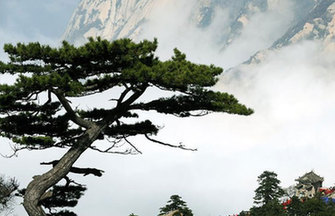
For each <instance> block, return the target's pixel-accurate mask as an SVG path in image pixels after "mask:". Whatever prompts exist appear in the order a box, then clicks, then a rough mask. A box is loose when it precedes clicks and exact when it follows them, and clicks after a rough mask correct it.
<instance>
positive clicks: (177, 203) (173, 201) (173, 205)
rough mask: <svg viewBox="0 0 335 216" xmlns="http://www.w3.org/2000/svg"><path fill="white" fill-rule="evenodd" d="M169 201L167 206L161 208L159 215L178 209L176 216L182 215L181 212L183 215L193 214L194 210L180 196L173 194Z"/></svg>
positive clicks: (191, 215) (189, 215)
mask: <svg viewBox="0 0 335 216" xmlns="http://www.w3.org/2000/svg"><path fill="white" fill-rule="evenodd" d="M167 203H168V204H166V206H164V207H162V208H160V214H159V215H164V214H167V213H169V212H172V211H176V210H178V212H177V213H176V214H175V215H174V216H181V214H182V215H183V216H193V213H192V210H191V209H189V208H188V207H187V204H186V202H185V201H183V200H182V199H181V197H180V196H178V195H172V196H171V197H170V200H169V201H168V202H167Z"/></svg>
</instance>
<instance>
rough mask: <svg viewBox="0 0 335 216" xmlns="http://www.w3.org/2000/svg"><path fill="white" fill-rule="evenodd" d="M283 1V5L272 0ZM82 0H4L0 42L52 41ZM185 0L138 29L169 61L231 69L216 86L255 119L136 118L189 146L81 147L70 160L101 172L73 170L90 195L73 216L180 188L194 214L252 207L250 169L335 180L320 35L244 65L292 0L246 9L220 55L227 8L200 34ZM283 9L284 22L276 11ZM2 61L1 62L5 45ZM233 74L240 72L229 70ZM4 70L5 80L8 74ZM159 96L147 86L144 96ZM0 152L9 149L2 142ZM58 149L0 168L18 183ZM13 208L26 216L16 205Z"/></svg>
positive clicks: (142, 206)
mask: <svg viewBox="0 0 335 216" xmlns="http://www.w3.org/2000/svg"><path fill="white" fill-rule="evenodd" d="M278 2H279V3H278ZM78 3H79V1H65V0H53V1H47V0H39V1H36V0H34V1H32V0H29V1H28V0H25V1H23V0H21V1H18V0H12V1H7V2H5V1H0V45H1V46H2V44H3V43H7V42H16V41H41V42H43V43H49V44H51V45H57V44H59V40H60V37H61V35H62V34H63V32H64V31H65V28H66V25H67V22H68V21H69V18H70V17H71V14H72V12H73V10H74V9H75V7H76V5H77V4H78ZM186 3H189V2H188V1H180V2H179V3H178V4H171V5H170V6H169V7H168V8H166V7H165V8H158V9H157V11H156V12H155V13H153V14H152V15H151V21H150V22H148V23H147V24H146V27H145V29H144V33H143V37H144V38H149V39H150V38H152V37H154V36H155V37H157V38H158V40H159V46H160V47H159V50H158V55H159V56H160V57H161V58H162V59H165V58H167V57H168V56H169V55H171V54H172V49H173V48H174V47H178V48H180V49H181V50H182V51H183V52H185V53H186V54H187V56H188V59H190V60H192V61H195V62H198V63H205V64H211V63H214V64H216V65H218V66H221V67H223V68H225V69H228V68H230V67H233V66H235V68H234V69H233V70H227V73H225V75H224V76H221V77H220V81H219V82H218V84H217V85H216V86H215V89H216V90H220V91H225V92H229V93H232V94H234V95H235V96H236V97H237V98H238V99H239V100H240V101H241V102H242V103H244V104H246V105H247V106H249V107H252V108H253V109H254V110H255V113H254V114H253V115H252V116H248V117H245V116H236V115H228V114H210V115H208V116H205V117H202V118H187V119H178V118H176V117H173V116H167V115H154V114H151V113H149V114H144V115H145V117H148V118H150V119H152V121H153V122H154V123H157V124H158V125H161V126H164V128H163V130H161V132H160V133H159V134H158V138H159V139H160V140H164V141H167V142H171V143H179V142H183V144H185V145H188V146H190V147H195V148H198V151H197V152H188V151H181V150H176V149H169V148H165V147H161V146H156V145H155V144H152V143H148V142H147V141H145V140H144V139H143V138H141V137H140V138H136V139H134V140H133V142H134V143H136V144H137V146H138V147H139V148H140V149H141V151H142V152H143V153H144V154H142V155H136V156H120V155H102V154H99V153H96V152H91V151H87V152H85V153H84V154H83V155H82V157H81V158H80V159H79V161H78V163H77V164H76V165H77V166H82V167H96V168H99V169H103V170H105V174H104V175H103V176H102V177H101V178H97V177H91V176H87V177H85V178H82V177H80V176H72V177H74V178H75V179H76V180H78V181H79V182H82V183H84V184H86V185H87V187H88V191H87V192H86V193H85V195H84V197H83V198H82V199H81V200H80V201H79V204H78V206H77V207H76V208H75V212H76V213H78V215H80V216H89V215H101V216H107V215H113V216H114V215H115V216H123V215H125V216H126V215H129V214H130V213H132V212H133V213H136V214H138V215H142V216H144V215H157V214H158V211H159V208H160V207H162V206H164V205H165V203H166V201H167V200H168V199H169V197H170V196H171V195H172V194H179V195H180V196H182V198H183V199H184V200H185V201H186V202H187V203H188V205H189V207H190V208H191V209H192V210H193V212H194V213H195V215H199V216H219V215H222V216H223V215H228V214H233V213H238V212H240V211H241V210H243V209H244V210H245V209H248V208H250V207H251V206H252V202H253V196H254V190H255V189H256V187H257V176H258V175H260V174H261V173H262V172H263V171H264V170H271V171H274V172H276V173H277V174H278V178H279V179H280V180H281V181H282V186H283V187H288V186H290V185H293V184H295V182H294V179H296V178H297V177H299V176H301V175H303V174H304V173H306V172H309V171H311V170H314V171H315V172H316V173H317V174H319V175H321V176H323V177H324V178H325V182H324V185H325V186H333V185H334V183H335V172H334V168H333V166H331V164H334V160H335V159H334V157H333V152H334V150H335V146H334V143H333V140H334V138H335V137H334V136H335V135H334V133H333V129H334V128H335V127H334V126H335V125H334V122H335V121H334V120H335V113H334V108H335V95H334V94H333V92H334V90H335V75H334V73H333V71H334V69H335V65H334V64H335V63H334V62H335V55H334V53H333V51H326V50H325V49H323V43H322V42H320V41H303V42H301V43H297V44H294V45H292V46H288V47H285V48H282V49H280V50H273V51H269V52H268V54H267V55H266V57H265V59H264V60H263V61H262V62H261V63H260V64H256V65H255V64H254V65H240V63H241V62H244V61H245V60H247V59H248V58H249V56H251V55H253V54H254V53H255V52H256V51H258V50H262V49H266V48H267V47H269V46H270V45H271V43H272V41H273V40H275V39H276V37H277V36H278V35H280V34H282V33H283V28H282V27H283V26H286V25H288V23H289V22H290V21H291V20H290V17H292V11H291V10H290V8H291V7H290V3H291V1H289V0H285V1H277V3H278V5H275V8H276V9H275V10H274V9H273V10H269V11H267V12H265V13H260V14H258V15H257V16H255V17H253V18H252V19H251V21H250V25H249V27H248V28H246V29H244V31H243V32H242V34H241V36H240V37H239V38H238V39H237V40H236V42H234V43H233V44H232V45H231V46H229V47H228V48H227V49H226V50H225V51H223V52H222V51H220V50H218V47H217V46H216V45H215V43H213V38H215V37H216V35H217V29H218V27H220V26H224V22H225V12H226V11H218V12H217V14H218V15H217V16H216V18H215V20H214V22H213V24H212V25H211V26H210V27H209V28H208V29H207V30H206V31H202V30H199V29H197V28H194V27H192V26H189V25H188V24H187V17H188V16H187V14H188V12H189V10H187V8H190V6H187V5H186ZM283 17H285V18H283ZM0 59H1V60H4V59H6V56H5V54H4V53H3V52H1V53H0ZM234 73H235V74H237V73H238V76H234ZM11 81H12V79H10V77H5V76H2V77H0V82H1V83H7V82H11ZM153 94H156V92H149V93H148V95H147V96H148V97H150V96H151V95H153ZM73 104H76V105H78V106H85V107H90V106H94V105H96V104H99V106H108V101H107V100H106V96H105V95H101V97H95V96H94V97H89V98H85V100H84V101H75V100H74V101H73ZM1 144H2V145H1V146H0V152H1V153H3V154H9V153H10V147H9V146H10V145H9V144H10V143H9V141H6V140H2V141H1ZM64 152H65V150H62V151H61V150H57V151H55V150H47V151H43V152H42V151H40V152H34V151H30V152H27V151H26V152H21V153H19V155H18V157H14V158H11V159H5V158H0V164H1V165H0V173H3V174H6V175H8V176H12V177H16V178H17V179H18V180H19V182H20V185H21V186H22V187H24V186H25V185H26V184H27V183H28V182H29V181H30V180H31V178H32V176H33V175H36V174H40V173H43V172H45V171H47V169H48V167H41V166H40V165H39V163H40V162H42V161H51V160H54V159H55V158H58V157H60V156H61V155H62V154H63V153H64ZM15 214H16V215H19V216H21V215H25V213H24V210H23V208H22V206H20V205H19V206H18V207H17V208H16V209H15Z"/></svg>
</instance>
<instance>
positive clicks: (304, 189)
mask: <svg viewBox="0 0 335 216" xmlns="http://www.w3.org/2000/svg"><path fill="white" fill-rule="evenodd" d="M323 180H324V179H323V177H320V176H318V175H317V174H315V173H314V172H313V171H311V172H309V173H306V174H305V175H303V176H301V177H299V178H298V179H296V180H295V181H297V182H298V184H297V186H296V194H295V195H296V196H297V197H299V198H312V197H314V196H315V194H316V192H318V191H319V190H320V188H321V187H322V183H323Z"/></svg>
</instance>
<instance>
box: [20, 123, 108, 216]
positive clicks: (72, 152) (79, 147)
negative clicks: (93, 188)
mask: <svg viewBox="0 0 335 216" xmlns="http://www.w3.org/2000/svg"><path fill="white" fill-rule="evenodd" d="M102 130H103V127H102V126H96V125H94V126H92V127H91V128H89V129H87V131H86V132H85V134H84V135H83V136H82V137H81V138H80V139H79V140H78V142H77V143H75V144H74V145H73V146H72V147H71V148H70V149H69V151H68V152H67V153H66V154H65V155H64V156H63V157H62V158H61V159H60V160H59V163H58V164H57V165H56V166H54V167H53V168H52V169H51V170H49V171H48V172H46V173H44V174H43V175H40V176H34V177H33V181H31V182H30V183H29V185H28V187H27V190H26V192H25V195H24V201H23V206H24V208H25V209H26V211H27V213H28V215H29V216H46V213H45V212H44V210H43V208H42V207H41V206H40V204H39V202H40V199H41V197H42V195H43V194H44V193H45V192H46V191H47V190H48V189H49V188H50V187H52V186H53V185H55V184H57V182H59V181H60V180H61V179H62V178H64V177H65V176H66V175H67V174H68V173H69V171H70V169H71V167H72V165H73V164H74V163H75V162H76V160H77V159H78V158H79V157H80V155H81V154H82V153H83V152H84V151H85V150H86V149H87V148H88V147H89V146H90V145H91V144H92V143H93V142H94V141H95V140H96V139H97V137H98V136H99V134H100V133H101V131H102Z"/></svg>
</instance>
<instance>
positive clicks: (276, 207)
mask: <svg viewBox="0 0 335 216" xmlns="http://www.w3.org/2000/svg"><path fill="white" fill-rule="evenodd" d="M257 181H258V183H259V187H258V188H257V189H256V190H255V194H256V195H255V197H254V203H255V204H256V206H253V207H252V208H251V209H250V210H249V211H242V212H241V213H240V214H239V215H240V216H242V215H243V216H306V215H309V216H332V215H335V202H334V201H335V200H332V199H331V198H329V199H328V198H327V197H326V196H324V195H322V194H321V193H316V195H315V196H314V197H312V198H307V197H302V198H298V197H296V196H293V197H291V198H290V202H288V203H287V204H286V205H284V203H283V202H282V200H281V199H280V198H282V196H283V195H284V191H283V189H282V188H281V187H280V186H279V184H280V180H278V179H277V174H276V173H274V172H270V171H264V172H263V173H262V174H261V175H260V176H259V177H258V180H257Z"/></svg>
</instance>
